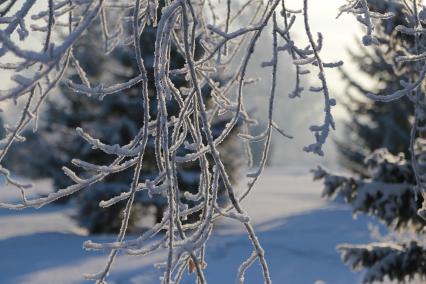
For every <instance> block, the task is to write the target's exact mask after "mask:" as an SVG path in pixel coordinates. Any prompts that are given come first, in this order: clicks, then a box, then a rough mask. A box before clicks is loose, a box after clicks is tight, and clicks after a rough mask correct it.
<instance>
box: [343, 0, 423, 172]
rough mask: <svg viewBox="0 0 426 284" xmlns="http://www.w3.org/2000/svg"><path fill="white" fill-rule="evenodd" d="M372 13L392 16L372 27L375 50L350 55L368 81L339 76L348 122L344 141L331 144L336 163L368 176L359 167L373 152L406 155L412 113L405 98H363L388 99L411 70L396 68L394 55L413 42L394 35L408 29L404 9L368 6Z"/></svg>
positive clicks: (391, 4)
mask: <svg viewBox="0 0 426 284" xmlns="http://www.w3.org/2000/svg"><path fill="white" fill-rule="evenodd" d="M369 5H370V9H371V10H372V11H375V12H381V13H383V12H386V11H389V12H393V13H394V14H395V16H394V17H392V18H390V19H386V20H382V21H377V22H376V26H375V36H376V38H377V39H378V41H379V42H380V43H381V44H380V45H373V46H369V47H365V46H363V45H361V44H357V46H356V48H352V49H350V50H349V53H350V56H351V58H352V60H353V63H354V64H355V65H356V66H357V67H358V70H359V72H360V73H361V74H363V75H364V76H367V77H368V78H369V80H359V81H358V80H356V79H355V78H354V76H353V75H352V74H348V73H347V72H346V71H345V70H344V69H343V68H342V69H340V70H341V74H342V77H343V79H344V80H345V81H346V82H347V88H346V91H345V93H344V97H345V98H346V102H345V103H344V106H345V108H346V109H347V111H348V113H349V114H350V118H349V120H348V121H346V122H345V128H344V133H343V135H342V137H344V139H343V138H342V139H337V141H336V144H337V148H338V152H339V154H340V155H339V156H340V162H341V163H342V164H343V165H344V166H345V167H346V168H348V169H350V170H352V171H354V172H357V173H360V174H362V175H367V174H368V172H367V171H365V168H364V167H363V161H364V159H365V158H366V156H368V155H369V154H371V153H372V152H373V151H374V150H376V149H378V148H382V147H384V148H386V149H388V151H389V152H390V153H392V154H395V155H396V154H398V153H400V152H402V153H405V154H406V155H408V148H409V141H410V129H411V125H412V117H410V116H409V115H407V114H409V113H413V112H412V109H413V106H412V103H411V102H410V101H409V100H408V98H403V99H401V100H398V101H394V102H387V103H384V102H378V101H373V100H370V99H367V98H365V94H366V93H374V94H391V93H393V92H395V91H397V90H399V89H400V80H407V79H408V78H409V77H408V76H410V74H413V72H412V71H413V70H412V69H413V68H415V67H414V65H413V64H401V63H396V62H395V57H396V56H397V55H398V54H403V53H404V50H409V49H412V48H413V45H414V41H413V37H409V36H404V35H401V33H396V32H395V31H394V29H395V27H396V26H398V25H407V21H408V20H409V19H407V18H406V16H405V15H406V14H404V9H405V6H404V3H403V1H400V0H392V1H381V0H375V1H369Z"/></svg>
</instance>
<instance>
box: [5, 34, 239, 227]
mask: <svg viewBox="0 0 426 284" xmlns="http://www.w3.org/2000/svg"><path fill="white" fill-rule="evenodd" d="M155 36H156V29H155V28H152V27H147V28H145V30H144V32H143V34H142V36H141V49H142V50H141V54H142V57H143V60H144V62H145V64H146V67H147V72H148V80H149V85H148V88H149V91H150V104H151V105H150V116H151V118H155V117H157V113H156V111H157V97H156V96H155V94H156V92H155V84H154V70H153V63H154V42H155ZM102 42H103V41H102V38H101V32H100V31H98V30H97V27H94V28H93V29H92V30H89V32H88V34H87V35H86V36H84V37H83V38H82V39H81V40H80V42H79V44H78V48H75V53H76V59H77V60H78V62H79V63H78V64H79V65H80V66H81V67H82V68H83V69H84V70H85V71H86V73H87V76H88V78H89V79H90V81H91V82H95V83H96V82H111V84H116V83H120V82H125V81H127V80H129V79H131V78H134V77H135V76H136V75H138V74H139V73H138V72H139V70H138V67H137V65H136V61H135V60H134V51H133V48H132V47H131V46H120V47H117V48H116V49H115V50H114V51H113V52H112V53H111V54H110V55H105V54H103V53H99V52H98V50H100V49H102V46H96V45H99V44H101V43H102ZM170 52H171V58H173V60H172V61H171V62H170V69H178V68H182V67H184V59H183V57H182V55H181V54H180V53H179V52H178V50H177V48H175V49H172V50H171V51H170ZM197 54H198V56H201V54H199V52H198V51H196V55H197ZM72 67H73V68H71V71H70V72H69V74H68V79H69V80H71V81H73V82H77V83H82V82H81V80H80V79H79V78H80V77H79V76H78V74H77V72H78V68H76V66H72ZM172 80H173V82H174V84H175V86H180V87H183V88H184V87H185V84H186V81H185V78H184V77H183V76H182V75H176V76H174V77H173V78H172ZM216 83H217V84H220V81H219V80H218V81H217V82H216ZM139 87H140V86H139V85H136V86H134V87H132V88H130V89H127V90H124V91H122V92H120V93H118V94H115V95H111V96H106V97H105V98H99V97H94V96H92V97H88V96H86V95H83V94H78V93H75V92H73V91H72V90H70V89H69V88H68V87H67V86H65V85H63V86H62V87H61V89H60V92H61V94H60V97H59V98H58V97H56V98H55V100H50V101H48V102H47V106H46V108H45V110H44V114H43V121H41V122H40V126H39V129H38V131H37V132H36V133H34V134H32V133H30V131H27V133H26V135H27V136H28V141H27V143H26V144H25V145H24V144H22V146H21V145H19V144H17V146H15V148H16V149H14V150H13V151H12V152H14V154H13V155H11V157H12V158H9V163H8V164H12V165H14V164H16V165H17V163H13V161H10V160H11V159H12V160H13V159H15V160H19V159H20V158H22V156H24V155H27V154H28V153H27V152H28V151H34V149H37V152H38V153H37V154H36V155H35V156H34V157H36V158H35V159H31V161H30V163H31V166H29V167H26V168H24V169H22V168H21V169H19V168H17V167H14V166H12V167H11V168H13V169H15V170H17V172H19V173H21V174H24V175H26V176H31V177H33V178H40V177H52V178H53V181H54V185H55V188H57V189H59V188H65V187H67V186H69V185H71V184H72V183H73V182H72V181H71V180H70V179H69V178H68V177H67V176H66V175H65V174H64V172H63V171H62V169H61V168H62V166H67V167H69V168H71V169H72V170H73V171H75V172H76V173H77V174H79V175H83V176H84V173H83V170H82V169H81V168H80V167H76V166H74V165H73V164H72V163H71V160H72V159H78V160H82V161H85V162H89V163H92V164H96V165H106V164H108V163H111V162H112V161H113V157H112V156H108V155H106V154H105V153H103V152H102V151H100V150H95V149H92V148H91V146H90V145H89V144H88V143H87V142H86V141H85V140H84V139H83V138H82V137H81V136H79V135H78V134H77V133H76V131H75V130H76V128H78V127H81V128H82V129H84V131H86V132H88V133H90V135H91V136H92V137H96V138H97V139H99V140H100V141H102V142H103V143H107V144H110V145H114V144H118V145H126V144H128V143H129V142H130V141H131V140H132V139H133V138H134V137H135V136H136V134H137V132H138V131H139V129H141V128H142V123H143V100H142V99H141V96H140V90H139ZM202 91H203V94H204V96H205V99H206V101H207V102H208V100H209V99H210V98H211V95H210V94H211V88H209V87H204V88H203V90H202ZM100 100H101V101H100ZM168 112H169V116H176V117H177V116H178V115H179V113H178V112H179V107H178V106H177V104H176V103H175V101H173V100H170V101H169V106H168ZM220 117H221V118H220V119H215V120H214V121H212V124H213V127H212V130H213V135H214V136H215V137H217V136H219V135H220V133H221V130H222V129H223V128H224V127H225V124H226V123H227V122H228V121H229V119H228V118H227V116H226V114H225V115H222V116H220ZM186 139H187V140H189V141H191V140H190V138H189V135H188V137H187V138H186ZM235 139H236V138H235ZM235 139H234V138H233V137H232V136H230V138H227V140H226V141H225V142H224V143H222V144H221V147H220V150H221V155H222V157H223V159H224V161H225V166H226V167H227V169H228V170H229V173H232V172H233V169H235V167H236V165H237V163H238V155H239V153H240V151H239V150H238V149H237V147H236V146H237V145H236V144H235V142H236V141H233V140H235ZM154 143H155V142H154V139H152V138H150V140H149V141H148V145H147V148H148V149H147V151H146V152H145V158H144V161H146V162H145V163H144V164H143V166H142V171H141V172H142V176H141V181H142V180H145V179H153V178H155V177H156V176H157V175H158V168H157V163H156V158H157V157H156V155H158V153H155V145H154ZM186 153H189V150H188V149H186V148H184V147H181V148H180V149H178V154H179V156H182V155H185V154H186ZM19 166H21V165H19ZM34 168H36V169H37V170H36V171H34V170H32V169H34ZM200 170H201V169H200V165H199V164H198V162H190V163H182V164H179V165H178V176H177V179H178V183H179V187H180V188H181V189H182V190H184V191H188V192H190V193H192V194H195V193H197V191H198V185H199V180H198V178H199V172H200ZM86 174H87V172H86ZM132 178H133V172H132V170H126V171H123V172H120V173H119V174H111V175H109V176H108V177H107V178H106V179H105V180H104V182H103V183H98V184H95V185H92V186H91V188H90V189H89V190H87V191H84V192H81V194H80V195H78V196H76V198H77V202H76V205H77V208H78V209H77V213H76V215H75V218H76V220H77V221H78V222H79V223H80V224H81V225H82V226H83V227H86V228H87V229H88V230H89V231H90V232H91V233H105V232H108V233H110V232H117V231H118V230H119V229H120V225H121V215H120V214H121V212H122V211H123V209H124V206H125V202H124V201H122V202H119V203H117V204H115V205H114V206H110V207H108V208H100V207H99V202H101V201H103V200H108V199H110V198H112V197H114V196H117V195H119V194H120V193H121V192H125V191H127V190H128V187H129V185H130V182H131V180H132ZM74 197H75V196H72V197H71V198H74ZM65 200H66V199H65ZM182 200H183V199H182ZM166 201H167V199H166V197H165V196H161V195H155V194H154V195H151V194H150V193H149V192H148V191H142V192H140V193H138V195H137V196H136V200H135V205H134V206H133V208H132V213H131V218H130V221H129V226H128V231H129V232H132V231H135V230H140V229H141V226H147V225H148V224H144V218H143V216H146V217H148V215H149V214H155V222H159V221H160V220H161V219H162V216H163V207H164V206H165V205H166ZM185 202H188V201H187V200H186V199H185ZM193 205H194V204H192V203H190V204H188V206H190V207H191V206H193ZM153 208H155V210H152V209H153ZM153 211H154V212H153ZM193 218H194V219H193V220H195V219H196V218H197V212H196V213H195V214H193ZM148 219H150V220H151V219H152V218H145V220H148ZM141 220H142V221H141ZM193 220H187V221H188V222H191V221H193ZM151 225H152V224H151Z"/></svg>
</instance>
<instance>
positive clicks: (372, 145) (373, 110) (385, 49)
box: [314, 0, 426, 283]
mask: <svg viewBox="0 0 426 284" xmlns="http://www.w3.org/2000/svg"><path fill="white" fill-rule="evenodd" d="M369 4H370V9H371V11H375V12H385V11H391V12H393V13H395V15H396V16H395V17H393V18H391V19H388V20H383V21H377V24H376V25H375V29H376V35H377V38H378V40H379V41H380V43H381V45H380V46H379V45H377V46H373V47H372V48H371V49H366V48H364V47H362V46H359V48H358V49H357V51H355V52H354V51H351V56H352V58H353V60H354V61H355V63H356V64H357V65H358V67H359V70H360V71H361V72H362V73H363V75H366V76H367V78H371V80H372V81H371V82H368V81H364V82H365V84H360V83H359V82H357V81H355V80H354V79H353V76H352V75H351V74H348V73H347V72H345V71H344V70H342V75H343V78H344V79H345V80H346V81H347V82H348V88H347V90H346V95H347V97H348V102H347V103H346V108H347V110H348V112H349V114H350V120H349V121H348V122H347V123H346V128H345V131H344V132H345V133H344V136H343V137H344V138H343V139H340V140H338V141H337V146H338V150H339V153H340V162H341V163H342V164H343V165H344V166H345V167H346V168H347V169H349V170H351V171H353V172H354V173H356V175H355V176H354V177H347V176H340V175H334V174H331V173H329V172H327V171H326V170H324V169H322V168H318V169H317V170H315V171H314V175H315V179H317V180H319V179H321V180H323V182H324V190H323V193H322V195H323V196H325V197H327V198H332V199H334V198H336V197H338V196H340V197H342V198H340V199H343V200H344V201H345V202H346V203H348V204H350V206H351V207H352V211H353V213H354V214H359V213H363V214H367V215H372V216H374V217H375V218H377V219H378V220H380V221H381V222H382V223H383V224H385V225H386V227H387V228H388V232H387V235H386V236H378V238H377V241H376V242H374V243H370V244H365V245H358V244H356V245H355V244H343V245H340V246H338V250H339V251H340V253H341V255H342V259H343V261H344V262H345V263H346V264H347V265H348V266H350V267H351V268H352V269H354V270H364V271H365V273H364V274H363V282H364V283H373V282H376V281H386V280H389V279H390V280H391V281H396V282H398V283H401V282H404V283H405V282H407V281H413V283H424V282H425V280H426V245H425V242H424V237H425V224H426V221H425V220H426V219H425V218H426V214H425V212H424V211H423V210H420V211H419V208H421V207H422V203H423V202H424V196H421V195H420V194H419V188H418V185H417V181H416V178H415V174H414V171H413V168H412V166H411V162H410V160H409V159H407V158H406V157H410V159H411V158H413V157H412V156H411V155H410V153H409V143H410V129H411V126H412V123H413V106H412V104H413V103H412V102H410V101H409V100H408V99H407V97H405V98H404V99H402V100H397V101H395V102H390V103H380V102H375V101H372V100H369V99H367V98H359V97H360V95H359V94H366V93H374V94H383V95H386V94H390V93H393V92H395V91H397V90H399V89H400V88H401V87H400V80H405V81H410V80H412V78H413V74H417V71H416V66H415V64H405V63H397V62H395V57H396V56H397V55H403V54H406V53H407V52H411V53H414V52H415V41H414V37H413V36H411V35H407V34H403V33H399V32H396V31H395V27H396V26H398V25H404V26H408V27H412V26H415V19H414V18H413V17H411V16H407V15H412V14H413V13H412V11H410V9H411V8H410V7H409V6H408V5H406V4H407V3H406V1H403V0H390V1H381V0H376V1H369ZM420 15H423V16H422V19H423V20H425V19H426V18H425V17H424V16H425V15H426V13H425V10H423V11H422V12H421V13H420ZM423 24H425V22H424V21H423ZM419 39H420V43H419V44H421V45H423V46H424V44H425V43H426V42H425V40H424V37H420V38H419ZM352 50H353V49H352ZM414 77H415V76H414ZM424 91H425V88H424V86H422V92H424ZM423 136H424V135H422V134H420V138H418V139H417V141H416V149H415V157H414V158H415V159H417V161H418V164H419V165H420V166H419V171H420V175H421V176H424V173H425V172H426V164H425V163H424V161H425V157H426V140H425V139H424V137H423ZM376 236H377V234H376Z"/></svg>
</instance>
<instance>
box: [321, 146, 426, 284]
mask: <svg viewBox="0 0 426 284" xmlns="http://www.w3.org/2000/svg"><path fill="white" fill-rule="evenodd" d="M425 142H426V141H425V140H423V139H420V140H418V151H419V152H418V153H419V154H418V155H417V159H419V160H423V159H424V158H425V156H426V151H425V149H426V148H425V146H426V144H425ZM364 167H365V168H366V169H368V173H369V176H371V178H370V179H359V178H354V177H346V176H340V175H334V174H331V173H329V172H327V171H326V170H324V169H323V168H321V167H318V169H316V170H314V171H313V172H314V179H315V180H323V182H324V190H323V193H322V195H323V196H324V197H326V198H332V199H334V198H336V197H338V196H339V197H343V200H344V201H345V202H347V203H349V204H350V205H351V207H352V211H353V213H354V214H355V215H356V214H359V213H362V214H368V215H372V216H374V217H375V218H378V219H379V220H380V221H381V222H382V223H384V224H385V225H386V226H387V227H388V228H389V230H390V233H389V236H390V237H389V239H388V240H378V241H377V242H374V243H371V244H367V245H353V244H343V245H339V246H338V247H337V249H338V250H339V251H340V253H341V254H342V259H343V261H344V262H345V263H346V264H347V265H349V266H350V267H351V268H352V269H354V270H362V269H366V273H365V275H364V277H363V282H364V283H372V282H374V281H383V280H385V279H386V278H388V279H390V280H396V281H398V282H403V281H406V280H413V279H416V280H417V279H422V281H425V280H426V269H425V267H426V266H425V264H426V244H425V243H424V241H423V239H424V237H425V235H426V230H425V225H426V219H424V218H422V217H420V215H422V211H421V210H420V211H419V208H421V205H422V201H423V197H422V196H416V190H417V188H416V181H415V178H414V173H413V170H412V168H411V165H410V163H409V161H407V160H406V159H405V157H404V155H403V154H400V155H397V156H395V155H392V154H391V153H389V151H388V150H387V149H385V148H382V149H378V150H376V151H374V152H373V153H372V154H371V155H370V156H369V157H367V159H366V160H365V162H364ZM422 167H423V168H422V172H425V170H426V167H425V165H423V166H422ZM423 215H424V214H423Z"/></svg>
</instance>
